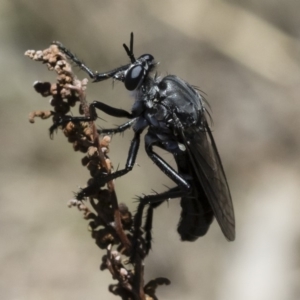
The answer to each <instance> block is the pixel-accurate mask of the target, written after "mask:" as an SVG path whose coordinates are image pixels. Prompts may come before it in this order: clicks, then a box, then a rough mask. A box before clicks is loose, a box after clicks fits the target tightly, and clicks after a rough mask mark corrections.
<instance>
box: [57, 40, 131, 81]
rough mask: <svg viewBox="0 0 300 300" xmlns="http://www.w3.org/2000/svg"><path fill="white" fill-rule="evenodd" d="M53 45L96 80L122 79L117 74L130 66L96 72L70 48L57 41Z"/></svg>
mask: <svg viewBox="0 0 300 300" xmlns="http://www.w3.org/2000/svg"><path fill="white" fill-rule="evenodd" d="M53 45H56V46H57V47H58V49H59V50H60V51H61V52H62V53H64V54H65V55H66V56H67V57H68V58H69V59H70V60H71V61H72V62H73V63H75V64H76V65H77V66H78V67H79V68H80V69H82V70H83V71H84V72H86V73H87V74H88V75H89V77H90V78H92V79H94V82H98V81H103V80H106V79H109V78H115V79H117V80H122V78H121V76H116V75H118V73H120V72H122V71H124V70H127V69H128V67H129V65H126V66H122V67H119V68H116V69H113V70H111V71H108V72H104V73H98V72H97V71H96V72H94V71H92V70H91V69H90V68H89V67H87V66H86V65H85V64H84V63H83V61H81V60H80V59H79V58H78V57H77V56H76V55H75V54H73V53H72V52H71V51H70V50H68V49H67V48H66V47H65V46H64V45H63V44H62V43H60V42H57V41H55V42H53Z"/></svg>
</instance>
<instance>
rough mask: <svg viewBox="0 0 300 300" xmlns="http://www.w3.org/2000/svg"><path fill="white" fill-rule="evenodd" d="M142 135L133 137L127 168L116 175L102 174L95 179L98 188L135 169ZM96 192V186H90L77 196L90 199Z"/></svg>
mask: <svg viewBox="0 0 300 300" xmlns="http://www.w3.org/2000/svg"><path fill="white" fill-rule="evenodd" d="M140 135H141V132H135V134H134V137H133V139H132V141H131V144H130V148H129V152H128V157H127V161H126V165H125V168H124V169H122V170H118V171H116V172H114V173H110V174H101V175H100V176H99V177H97V178H95V180H96V182H95V185H96V187H101V186H103V185H104V184H106V183H107V182H109V181H111V180H114V179H116V178H118V177H121V176H123V175H125V174H127V173H128V172H130V171H131V170H132V169H133V166H134V164H135V160H136V156H137V153H138V150H139V146H140ZM94 190H95V186H88V187H86V188H84V189H82V190H81V191H80V192H79V193H78V194H77V196H76V198H77V199H78V200H82V199H83V198H85V197H89V196H91V195H92V194H93V192H94ZM92 191H93V192H92Z"/></svg>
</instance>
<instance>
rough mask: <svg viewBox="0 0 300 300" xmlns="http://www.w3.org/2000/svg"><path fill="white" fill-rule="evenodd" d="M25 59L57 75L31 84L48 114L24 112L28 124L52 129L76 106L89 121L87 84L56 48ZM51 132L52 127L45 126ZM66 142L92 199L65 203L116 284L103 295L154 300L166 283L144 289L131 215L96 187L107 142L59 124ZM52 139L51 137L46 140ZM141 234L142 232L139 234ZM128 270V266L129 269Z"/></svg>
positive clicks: (110, 189) (105, 167)
mask: <svg viewBox="0 0 300 300" xmlns="http://www.w3.org/2000/svg"><path fill="white" fill-rule="evenodd" d="M25 55H26V56H28V57H29V58H31V59H33V60H35V61H40V62H42V63H43V64H46V66H47V67H48V69H49V70H50V71H55V72H56V73H57V75H58V77H57V80H56V82H55V83H50V82H40V81H36V82H35V83H34V89H35V90H36V92H37V93H39V94H41V95H42V96H43V97H51V100H50V105H51V106H52V110H49V111H40V110H36V111H33V112H31V113H30V115H29V121H30V122H31V123H34V119H35V118H36V117H39V118H41V119H42V120H44V119H48V118H50V117H52V121H53V124H55V123H56V121H57V120H59V119H60V118H62V117H63V116H65V115H66V114H68V113H69V112H70V110H71V107H74V106H75V105H76V104H77V103H79V113H81V114H84V115H85V116H86V117H88V116H89V113H90V112H89V104H88V103H87V101H86V94H85V90H86V85H87V82H88V81H87V79H83V80H79V79H77V77H76V76H75V75H74V73H73V72H72V68H71V65H70V64H69V62H68V61H67V58H66V56H65V55H64V54H63V53H61V52H60V51H59V49H58V47H57V46H56V45H51V46H50V47H49V48H48V49H45V50H43V51H34V50H28V51H26V52H25ZM51 128H53V127H52V126H51V127H50V130H51ZM62 130H63V133H64V135H65V136H66V138H67V140H68V141H69V142H70V143H72V145H73V149H74V150H75V151H81V152H83V153H85V156H84V157H83V158H82V161H81V163H82V165H83V166H85V167H87V168H88V170H89V171H90V175H91V179H90V180H89V181H88V188H89V189H90V191H92V192H93V193H92V196H91V197H89V198H88V201H87V202H85V201H83V200H84V199H83V198H82V199H80V197H79V195H80V192H79V193H78V194H77V197H76V198H77V199H73V200H71V201H69V207H74V206H75V207H77V208H78V209H79V211H81V212H82V213H83V216H84V218H85V219H87V220H88V221H89V228H90V231H91V235H92V238H93V239H94V240H95V243H96V244H97V245H98V247H99V248H101V249H105V250H106V253H105V254H104V255H103V259H102V264H101V270H104V269H108V270H109V271H110V273H111V274H112V277H113V279H116V280H117V281H118V283H117V284H113V285H110V286H109V290H110V291H111V292H112V293H113V294H115V295H118V296H120V297H121V298H122V299H126V300H129V299H141V300H145V299H158V298H157V297H156V296H155V291H156V288H157V286H158V285H162V284H169V281H168V280H167V279H162V278H160V279H155V280H151V281H150V282H149V283H148V284H146V285H144V279H143V276H144V263H143V259H144V258H145V254H144V253H142V252H140V253H138V254H135V255H133V254H132V253H131V250H132V247H131V239H132V234H131V231H132V214H131V212H130V211H129V210H128V208H127V206H126V205H125V204H118V201H117V197H116V194H115V190H114V183H113V182H109V183H108V184H107V188H106V189H105V188H104V187H102V188H101V189H100V188H99V186H98V184H97V176H99V175H101V173H102V172H105V173H110V172H111V171H112V168H113V167H112V163H111V160H110V159H109V157H108V156H107V153H108V152H109V145H110V141H111V139H110V137H109V136H104V137H103V138H100V137H99V133H98V132H97V129H96V125H95V123H94V122H93V121H91V122H80V123H72V122H69V123H67V124H65V126H63V128H62ZM51 137H52V136H51ZM141 230H142V229H141ZM136 242H137V243H141V245H139V247H137V248H138V249H139V250H142V249H143V243H144V240H143V238H141V239H140V240H139V241H136ZM132 257H134V258H135V259H134V261H132V264H128V261H129V258H132ZM132 266H133V267H132Z"/></svg>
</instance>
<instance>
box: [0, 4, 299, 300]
mask: <svg viewBox="0 0 300 300" xmlns="http://www.w3.org/2000/svg"><path fill="white" fill-rule="evenodd" d="M299 11H300V2H299V1H293V0H265V1H260V0H242V1H237V0H230V1H229V0H228V1H225V0H224V1H221V0H189V1H171V0H165V1H159V2H158V1H134V0H132V1H129V0H123V1H117V0H106V1H92V0H86V1H80V0H72V1H71V0H64V1H60V0H52V1H38V0H26V1H25V0H23V1H22V0H19V1H18V0H10V1H8V0H2V1H1V3H0V15H1V26H0V40H1V46H0V62H1V72H0V76H1V79H0V80H1V95H0V97H1V110H0V114H1V118H0V122H1V126H0V131H1V144H2V146H1V169H0V176H1V180H0V184H1V189H0V192H1V209H0V228H1V229H0V238H1V241H0V243H1V247H0V265H1V268H0V297H1V299H7V300H22V299H26V300H27V299H30V300H37V299H44V300H47V299H56V300H60V299H72V300H77V299H78V300H79V299H90V300H91V299H117V298H116V297H114V296H113V295H111V294H110V293H109V292H108V291H107V286H108V284H109V283H113V281H112V279H111V276H110V274H109V272H108V271H105V272H100V270H99V265H100V263H101V257H102V255H103V254H104V253H103V252H102V251H100V250H99V249H98V248H97V246H96V245H95V244H94V241H93V240H92V239H91V237H90V234H89V232H88V228H87V222H86V221H84V220H83V219H82V216H81V214H80V213H79V212H77V210H76V209H68V208H67V201H68V200H69V199H71V198H72V197H73V192H76V191H78V189H79V187H80V186H81V187H82V186H84V185H85V183H86V181H87V179H88V178H89V174H88V172H87V171H86V170H85V169H84V168H83V167H82V166H81V163H80V159H81V157H82V154H81V153H74V152H73V151H72V149H71V145H70V144H68V143H67V142H66V140H65V139H64V137H63V134H62V133H61V132H59V133H58V134H57V135H55V137H54V140H50V138H49V136H48V128H49V126H50V121H41V120H37V121H36V123H35V124H34V125H32V124H30V123H29V122H28V114H29V112H31V111H33V110H38V109H49V104H48V100H47V99H43V98H41V97H40V96H39V95H38V94H37V93H35V91H34V90H33V88H32V84H33V82H34V81H35V80H40V81H46V80H50V81H52V82H54V81H55V74H54V73H53V72H49V71H47V68H46V66H43V65H42V64H41V63H37V62H33V61H31V60H30V59H28V58H26V57H24V55H23V54H24V52H25V51H26V50H27V49H35V50H41V49H45V48H47V47H48V45H49V44H50V43H51V41H53V40H59V41H61V42H63V43H64V44H65V45H66V46H67V47H68V48H70V49H71V50H72V51H74V52H75V53H76V54H77V55H78V56H79V57H80V58H81V59H83V60H84V61H85V63H86V64H87V65H88V66H90V67H91V68H92V69H93V70H99V71H107V70H110V69H112V68H115V67H118V66H120V65H122V64H125V63H127V62H128V57H127V56H126V53H125V51H124V49H123V48H122V43H124V42H125V43H128V42H129V35H130V32H131V31H133V32H134V34H135V43H134V51H135V55H136V56H139V55H141V54H144V53H151V54H152V55H153V56H154V57H155V58H156V60H157V61H159V62H160V65H159V67H158V72H159V73H160V74H161V75H163V76H165V75H166V74H176V75H178V76H180V77H181V78H183V79H184V80H186V81H187V82H189V83H190V84H193V85H197V86H198V87H199V88H200V89H201V90H203V91H204V92H205V93H206V94H207V96H206V98H207V99H208V101H209V102H210V104H211V107H212V116H213V119H214V125H213V131H214V132H213V133H214V137H215V139H216V142H217V145H218V149H219V152H220V153H221V157H222V160H223V164H224V168H225V170H226V174H227V178H228V181H229V185H230V187H231V193H232V197H233V201H234V205H235V213H236V222H237V225H236V226H237V238H236V241H235V242H233V243H228V242H227V241H226V240H225V238H224V237H223V235H222V232H221V230H220V228H219V226H218V225H217V223H216V222H214V223H213V225H212V226H211V229H210V230H209V232H208V234H207V235H206V236H205V237H203V238H201V239H199V240H197V241H196V242H194V243H183V242H180V240H179V236H178V234H177V232H176V226H177V223H178V220H179V214H180V205H179V200H172V201H170V202H169V203H165V204H163V205H161V207H160V208H159V209H157V210H156V212H155V220H154V229H153V235H154V241H153V250H152V251H151V253H150V255H149V257H148V258H147V260H146V266H145V268H146V281H148V280H150V279H152V278H156V277H159V276H162V277H167V278H169V279H170V280H171V282H172V284H171V286H167V287H160V288H159V289H158V296H159V299H206V300H227V299H228V300H229V299H230V300H240V299H243V300H248V299H249V300H250V299H255V300H268V299H272V300H282V299H285V300H290V299H291V300H296V299H300V281H299V280H300V259H299V258H300V218H299V213H300V202H299V196H300V188H299V181H300V172H299V167H300V158H299V150H300V139H299V133H298V132H299V128H300V104H299V94H300V85H299V81H300V51H299V50H300V41H299V37H300V18H299ZM78 76H79V77H80V78H84V77H86V74H85V73H83V72H78ZM87 92H88V100H89V101H92V100H95V99H98V100H101V101H103V102H106V103H108V104H110V105H112V106H115V107H122V108H124V109H127V110H130V108H131V105H132V103H133V100H132V99H131V97H130V95H129V93H128V92H127V91H126V90H125V88H124V86H123V84H122V83H116V84H115V86H114V88H112V82H111V81H107V82H103V83H98V84H89V85H88V90H87ZM73 113H74V114H77V110H74V111H73ZM123 121H125V120H118V119H112V118H109V117H106V116H105V122H104V121H100V120H99V126H100V125H101V126H103V127H111V125H114V124H120V123H122V122H123ZM131 137H132V132H131V131H128V132H126V134H125V136H124V137H123V138H122V137H121V136H119V135H116V136H114V137H113V140H112V144H111V154H110V157H111V159H112V161H113V162H114V164H115V166H117V165H118V164H120V166H123V165H124V164H125V162H126V157H127V149H128V147H129V143H130V140H131ZM163 157H164V158H165V159H166V160H167V161H169V162H170V163H172V161H173V160H172V157H171V156H169V155H167V154H166V153H164V154H163ZM137 164H138V166H136V167H135V168H134V170H133V171H132V172H131V173H130V174H128V175H127V176H125V177H123V178H120V179H118V180H117V182H116V187H117V194H118V198H119V201H120V202H125V203H127V204H128V205H129V206H130V207H131V208H133V207H134V206H133V205H135V204H134V203H133V198H134V196H135V195H140V194H142V193H150V192H151V189H155V190H156V191H163V190H164V189H165V187H164V186H163V184H165V185H168V186H172V183H171V182H170V181H169V180H168V179H167V178H166V176H164V174H163V173H162V172H161V171H160V170H158V169H157V168H156V167H155V166H154V165H153V164H152V162H151V161H150V160H149V159H148V158H147V157H146V155H145V152H144V147H143V146H142V147H141V149H140V152H139V155H138V158H137ZM133 209H134V208H133Z"/></svg>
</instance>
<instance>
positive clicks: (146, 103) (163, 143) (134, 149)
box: [51, 33, 235, 250]
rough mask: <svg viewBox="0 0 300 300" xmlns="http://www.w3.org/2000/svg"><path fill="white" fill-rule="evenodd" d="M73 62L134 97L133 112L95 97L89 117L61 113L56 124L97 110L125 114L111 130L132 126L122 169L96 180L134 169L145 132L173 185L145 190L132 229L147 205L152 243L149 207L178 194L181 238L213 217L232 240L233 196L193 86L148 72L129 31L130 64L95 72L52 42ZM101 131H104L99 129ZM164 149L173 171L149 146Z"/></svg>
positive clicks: (146, 58) (149, 61) (191, 236)
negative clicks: (154, 191) (159, 190)
mask: <svg viewBox="0 0 300 300" xmlns="http://www.w3.org/2000/svg"><path fill="white" fill-rule="evenodd" d="M55 44H56V45H57V46H58V47H59V49H60V51H62V52H63V53H65V54H66V55H67V56H68V57H69V59H71V60H72V61H73V62H74V63H75V64H76V65H78V66H79V67H80V68H81V69H82V70H84V71H85V72H86V73H87V74H88V75H89V76H90V77H91V78H92V79H93V81H94V82H99V81H103V80H106V79H109V78H112V79H113V80H119V81H121V82H123V83H124V85H125V88H126V89H127V90H129V91H133V93H132V94H133V95H134V98H135V102H134V104H133V107H132V109H131V112H127V111H125V110H123V109H117V108H114V107H111V106H109V105H107V104H104V103H102V102H99V101H94V102H93V103H91V104H90V110H91V116H90V117H72V116H64V117H63V118H62V119H61V120H60V121H58V122H57V123H56V124H55V125H54V126H52V127H51V133H52V132H53V130H54V129H55V128H56V127H57V126H61V125H63V124H66V123H67V122H69V121H72V122H80V121H91V120H95V119H96V118H97V114H96V110H95V109H99V110H101V111H103V112H104V113H106V114H108V115H111V116H114V117H120V118H128V119H129V121H128V122H126V123H125V124H123V125H121V126H119V127H117V128H114V129H111V130H110V132H111V133H112V134H113V133H117V132H122V131H124V130H126V129H128V128H130V127H132V129H133V132H134V136H133V139H132V141H131V145H130V148H129V152H128V158H127V162H126V165H125V168H124V169H121V170H117V171H116V172H114V173H110V174H105V175H102V176H101V177H100V178H98V179H97V184H99V187H100V186H103V185H104V184H105V183H107V182H108V181H110V180H113V179H115V178H118V177H120V176H123V175H125V174H126V173H128V172H129V171H131V170H132V168H133V166H134V164H135V160H136V156H137V153H138V150H139V145H140V136H141V133H142V132H143V131H144V130H145V129H147V133H146V135H145V150H146V153H147V155H148V156H149V157H150V159H151V160H152V161H153V162H154V163H155V164H156V165H157V166H158V167H159V168H160V169H161V171H163V172H164V173H165V174H166V175H167V176H168V177H169V178H170V179H171V180H172V181H173V182H174V183H175V184H176V186H175V187H173V188H171V189H169V190H167V191H166V192H163V193H159V194H152V195H145V196H143V197H140V198H139V205H138V209H137V213H136V215H135V218H134V228H135V232H136V238H137V235H138V234H137V232H138V231H139V228H140V226H141V225H142V216H143V210H144V207H145V206H146V205H148V210H147V215H146V221H145V225H144V229H145V232H146V237H147V239H146V240H147V241H148V250H149V249H150V247H151V228H152V218H153V209H154V208H156V207H157V206H159V205H160V204H161V203H162V202H164V201H165V200H168V199H173V198H181V207H182V211H181V217H180V221H179V225H178V228H177V230H178V233H179V235H180V237H181V239H182V240H183V241H194V240H196V239H197V238H198V237H200V236H203V235H205V234H206V233H207V231H208V229H209V226H210V224H211V223H212V221H213V218H214V217H216V219H217V221H218V223H219V225H220V227H221V230H222V232H223V234H224V235H225V237H226V238H227V239H228V240H229V241H233V240H234V239H235V219H234V211H233V204H232V200H231V195H230V191H229V187H228V183H227V179H226V176H225V172H224V169H223V166H222V162H221V159H220V156H219V153H218V150H217V147H216V144H215V141H214V138H213V135H212V132H211V129H210V127H209V125H208V121H207V110H206V108H205V103H206V101H205V99H204V97H203V96H201V94H200V93H199V92H198V90H197V88H195V87H193V86H192V85H190V84H188V83H187V82H185V81H184V80H182V79H180V78H179V77H177V76H175V75H168V76H165V77H158V76H157V75H152V76H151V73H152V71H153V70H154V68H155V66H156V64H157V63H156V62H155V60H154V57H153V56H152V55H151V54H144V55H142V56H140V57H139V58H135V56H134V53H133V33H131V38H130V46H129V47H128V46H127V45H126V44H123V47H124V49H125V51H126V53H127V55H128V57H129V58H130V63H129V64H126V65H124V66H121V67H119V68H116V69H113V70H111V71H108V72H104V73H98V72H93V71H92V70H91V69H90V68H88V67H87V66H86V65H85V64H83V62H82V61H80V60H79V59H78V58H77V57H76V56H75V55H74V54H72V53H71V52H70V51H69V50H67V49H66V48H65V47H64V46H63V45H62V44H60V43H58V42H55ZM102 132H103V131H102ZM154 146H156V147H159V148H162V149H164V150H166V151H168V152H169V153H171V154H172V155H173V156H174V159H175V161H176V164H177V170H175V169H173V168H172V167H171V166H170V165H169V164H168V163H167V162H166V161H165V160H163V159H162V158H161V157H160V156H159V155H158V154H157V153H156V152H155V151H154V150H153V147H154ZM87 196H90V189H89V187H87V188H84V189H82V190H81V191H80V192H79V193H78V194H77V199H79V200H81V199H83V198H84V197H87Z"/></svg>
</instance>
